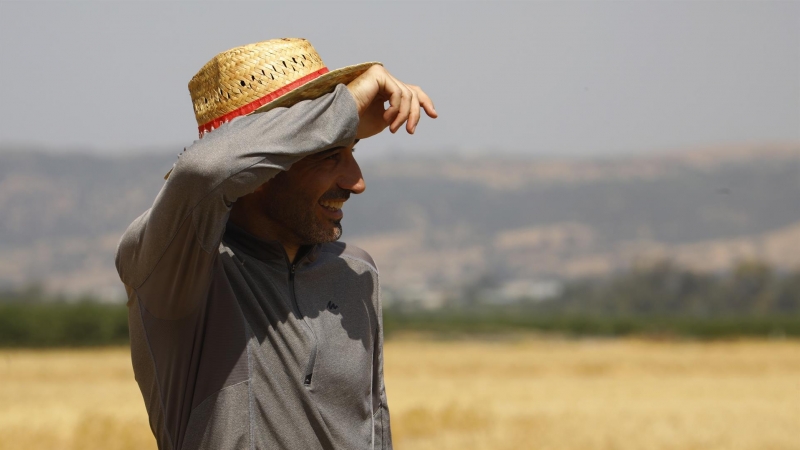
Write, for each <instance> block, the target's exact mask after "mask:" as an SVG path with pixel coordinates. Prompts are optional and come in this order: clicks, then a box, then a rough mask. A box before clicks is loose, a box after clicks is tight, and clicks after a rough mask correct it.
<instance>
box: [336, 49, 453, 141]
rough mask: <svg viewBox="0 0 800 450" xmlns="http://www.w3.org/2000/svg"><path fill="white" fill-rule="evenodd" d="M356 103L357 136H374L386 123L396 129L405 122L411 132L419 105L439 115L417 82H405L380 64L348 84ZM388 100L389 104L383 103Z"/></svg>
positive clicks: (426, 110)
mask: <svg viewBox="0 0 800 450" xmlns="http://www.w3.org/2000/svg"><path fill="white" fill-rule="evenodd" d="M347 89H349V90H350V93H351V94H353V98H355V100H356V105H357V106H358V117H359V123H358V131H357V132H356V138H357V139H364V138H368V137H370V136H374V135H376V134H378V133H380V132H381V131H383V130H384V129H385V128H386V127H389V131H391V132H392V133H395V132H396V131H397V130H399V129H400V127H401V126H403V123H404V122H405V123H406V131H408V133H409V134H414V130H416V129H417V124H418V123H419V119H420V111H419V109H420V107H422V108H423V109H424V110H425V114H427V115H428V117H431V118H433V119H435V118H436V117H438V114H437V113H436V110H435V109H434V108H433V102H432V101H431V99H430V97H428V95H427V94H425V92H423V91H422V89H420V88H419V86H412V85H410V84H405V83H403V82H401V81H400V80H398V79H397V78H395V77H393V76H392V74H390V73H389V72H388V71H387V70H386V69H384V68H383V66H381V65H377V64H376V65H374V66H372V67H370V68H369V69H368V70H367V71H366V72H364V73H363V74H361V75H360V76H359V77H358V78H356V79H355V80H353V81H351V82H350V83H349V84H348V85H347ZM387 100H388V101H389V108H388V109H386V110H384V109H383V104H384V102H386V101H387Z"/></svg>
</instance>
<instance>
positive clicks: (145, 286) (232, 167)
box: [116, 84, 358, 319]
mask: <svg viewBox="0 0 800 450" xmlns="http://www.w3.org/2000/svg"><path fill="white" fill-rule="evenodd" d="M357 128H358V112H357V109H356V104H355V101H354V100H353V97H352V95H351V94H350V91H348V89H347V87H346V86H344V85H341V84H340V85H338V86H337V87H336V89H335V90H334V91H333V92H332V93H330V94H327V95H324V96H322V97H320V98H317V99H315V100H306V101H303V102H300V103H298V104H296V105H294V106H292V107H290V108H275V109H273V110H271V111H268V112H266V113H260V114H253V115H250V116H244V117H239V118H236V119H234V120H233V121H231V122H229V123H227V124H224V125H222V126H221V127H219V128H218V129H217V130H215V131H214V132H212V133H210V134H208V135H206V136H205V137H204V138H203V139H201V140H198V141H195V142H194V143H193V144H192V145H191V146H190V147H188V148H187V149H186V150H185V151H184V153H183V155H182V156H181V157H180V158H179V160H178V162H177V163H176V164H175V166H174V168H173V170H172V173H171V174H170V177H169V179H168V180H167V181H166V183H164V186H163V187H162V189H161V192H159V194H158V196H157V197H156V199H155V202H154V203H153V206H152V207H151V208H150V209H149V210H148V211H146V212H145V213H144V214H142V215H141V216H140V217H139V218H137V219H136V220H135V221H134V222H133V223H132V224H131V225H130V226H129V227H128V229H127V231H126V232H125V234H124V235H123V236H122V239H121V241H120V243H119V246H118V248H117V256H116V266H117V271H118V272H119V275H120V278H121V280H122V282H123V283H125V285H126V286H128V287H130V288H132V289H134V290H136V292H137V294H138V297H139V299H140V301H141V302H142V303H143V304H144V306H145V307H146V308H147V309H148V310H149V311H150V313H151V314H153V315H155V316H156V317H159V318H162V319H175V318H179V317H183V316H185V315H186V314H188V313H190V312H192V311H193V310H194V308H195V307H196V306H197V305H198V303H199V302H200V301H202V300H203V299H204V298H205V297H206V293H207V290H208V286H209V283H210V280H211V273H212V267H213V263H214V260H215V258H216V256H217V253H218V246H219V243H220V240H221V239H222V234H223V233H224V231H225V225H226V223H227V220H228V216H229V213H230V209H231V206H232V205H233V203H234V202H235V201H236V199H238V198H239V197H241V196H243V195H246V194H249V193H251V192H253V191H254V190H255V189H256V188H258V187H259V186H260V185H261V184H263V183H264V182H266V181H268V180H269V179H270V178H272V177H273V176H275V174H277V173H278V172H279V171H281V170H288V169H289V168H290V167H291V165H292V164H294V163H295V162H297V161H299V160H300V159H302V158H303V157H305V156H307V155H310V154H313V153H316V152H319V151H324V150H327V149H330V148H334V147H338V146H344V145H349V144H351V143H352V142H353V141H354V140H355V135H356V129H357Z"/></svg>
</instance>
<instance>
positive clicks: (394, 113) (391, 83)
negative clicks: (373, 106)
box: [380, 72, 403, 133]
mask: <svg viewBox="0 0 800 450" xmlns="http://www.w3.org/2000/svg"><path fill="white" fill-rule="evenodd" d="M386 75H389V74H388V72H387V73H386ZM380 83H381V90H382V91H383V93H384V95H385V96H387V97H389V108H388V109H387V110H386V112H384V113H383V120H384V121H386V123H387V124H392V126H391V127H390V130H391V131H392V133H394V132H395V131H396V129H395V128H393V126H394V123H395V122H396V121H397V117H398V115H399V114H400V112H401V111H402V104H403V90H402V88H401V87H400V86H398V84H397V83H396V82H395V79H394V78H393V77H391V76H386V77H384V78H382V80H381V82H380ZM401 123H402V122H401Z"/></svg>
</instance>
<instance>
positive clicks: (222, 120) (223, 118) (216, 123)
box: [197, 67, 329, 137]
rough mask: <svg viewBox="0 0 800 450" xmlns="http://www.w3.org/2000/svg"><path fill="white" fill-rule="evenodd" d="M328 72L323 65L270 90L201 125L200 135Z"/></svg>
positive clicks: (198, 129)
mask: <svg viewBox="0 0 800 450" xmlns="http://www.w3.org/2000/svg"><path fill="white" fill-rule="evenodd" d="M328 72H329V71H328V68H327V67H323V68H322V69H319V70H317V71H316V72H312V73H310V74H308V75H306V76H304V77H302V78H298V79H296V80H294V81H292V82H291V83H289V84H287V85H286V86H284V87H282V88H279V89H276V90H274V91H272V92H270V93H269V94H267V95H265V96H263V97H261V98H259V99H257V100H254V101H252V102H250V103H248V104H246V105H244V106H242V107H241V108H238V109H235V110H233V111H231V112H229V113H228V114H225V115H223V116H220V117H217V118H216V119H214V120H212V121H211V122H208V123H206V124H203V125H200V126H199V127H197V131H198V132H199V133H200V137H203V135H204V134H206V133H208V132H209V131H212V130H215V129H217V128H219V126H220V125H222V124H223V123H228V122H230V121H231V120H233V119H234V118H236V117H239V116H243V115H245V114H250V113H251V112H253V111H255V110H257V109H258V108H260V107H262V106H264V105H266V104H267V103H269V102H271V101H273V100H275V99H276V98H278V97H280V96H281V95H283V94H286V93H288V92H289V91H292V90H294V89H297V88H298V87H300V86H302V85H304V84H306V83H308V82H309V81H311V80H313V79H315V78H319V77H320V76H322V75H324V74H326V73H328Z"/></svg>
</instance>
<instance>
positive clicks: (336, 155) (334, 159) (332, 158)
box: [325, 152, 339, 161]
mask: <svg viewBox="0 0 800 450" xmlns="http://www.w3.org/2000/svg"><path fill="white" fill-rule="evenodd" d="M325 159H329V160H331V161H336V160H338V159H339V152H336V153H334V154H332V155H330V156H326V157H325Z"/></svg>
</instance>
